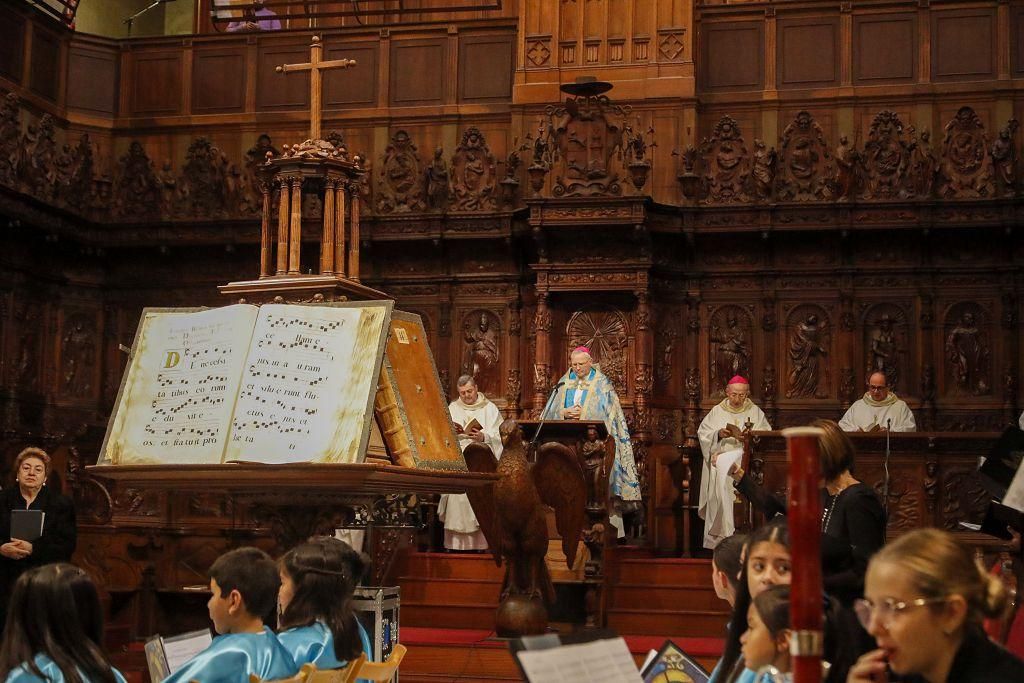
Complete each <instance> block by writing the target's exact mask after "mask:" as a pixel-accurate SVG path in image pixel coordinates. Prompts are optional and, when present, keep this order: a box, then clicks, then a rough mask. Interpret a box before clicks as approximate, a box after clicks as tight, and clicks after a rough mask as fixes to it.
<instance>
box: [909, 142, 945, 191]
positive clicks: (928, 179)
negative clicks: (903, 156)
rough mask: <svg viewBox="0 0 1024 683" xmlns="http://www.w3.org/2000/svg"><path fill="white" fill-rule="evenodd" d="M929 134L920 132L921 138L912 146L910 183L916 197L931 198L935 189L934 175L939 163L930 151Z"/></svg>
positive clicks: (931, 150) (937, 170)
mask: <svg viewBox="0 0 1024 683" xmlns="http://www.w3.org/2000/svg"><path fill="white" fill-rule="evenodd" d="M931 137H932V136H931V133H929V132H928V131H926V130H923V131H921V137H920V138H919V139H918V140H917V143H916V144H915V145H914V157H913V162H912V163H911V172H910V173H911V181H912V183H913V185H914V191H915V192H916V194H917V196H918V197H926V198H927V197H931V196H932V190H933V188H934V187H935V175H936V174H937V173H938V172H939V162H938V160H937V159H936V158H935V151H934V150H933V149H932V142H931Z"/></svg>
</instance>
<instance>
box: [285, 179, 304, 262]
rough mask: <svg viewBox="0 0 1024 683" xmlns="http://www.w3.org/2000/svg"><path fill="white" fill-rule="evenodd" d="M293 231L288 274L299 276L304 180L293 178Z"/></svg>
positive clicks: (289, 246)
mask: <svg viewBox="0 0 1024 683" xmlns="http://www.w3.org/2000/svg"><path fill="white" fill-rule="evenodd" d="M291 209H292V210H291V219H292V222H291V229H290V234H289V238H290V239H289V241H288V274H289V275H298V274H299V266H300V262H299V251H300V250H301V249H302V178H300V177H295V178H292V207H291Z"/></svg>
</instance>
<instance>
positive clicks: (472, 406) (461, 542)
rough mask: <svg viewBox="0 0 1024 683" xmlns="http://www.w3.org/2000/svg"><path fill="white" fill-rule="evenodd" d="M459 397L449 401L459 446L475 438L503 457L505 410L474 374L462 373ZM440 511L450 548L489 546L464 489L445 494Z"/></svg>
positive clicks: (496, 455) (445, 540)
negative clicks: (500, 431)
mask: <svg viewBox="0 0 1024 683" xmlns="http://www.w3.org/2000/svg"><path fill="white" fill-rule="evenodd" d="M456 385H457V387H458V390H459V397H458V398H457V399H455V400H454V401H452V402H451V403H450V404H448V412H449V413H451V416H452V423H453V424H454V425H455V432H456V434H457V435H458V437H459V447H460V448H462V449H463V450H465V449H466V446H467V445H469V444H470V443H473V442H474V441H475V442H477V443H482V444H484V445H485V446H489V447H490V449H491V451H493V452H494V457H495V458H500V457H501V436H500V435H499V434H498V428H499V427H500V426H501V413H500V412H498V407H497V406H496V405H494V404H493V403H491V402H490V401H489V400H487V397H486V396H484V395H483V394H481V393H480V392H479V391H478V390H477V386H476V380H474V379H473V377H472V376H471V375H463V376H462V377H459V379H458V381H457V382H456ZM437 515H438V517H439V518H440V519H441V521H442V522H444V547H445V548H447V549H449V550H458V551H473V550H487V539H486V538H484V534H483V532H482V531H481V530H480V523H479V522H478V521H477V519H476V515H475V514H473V507H472V506H471V505H470V504H469V497H468V496H466V494H464V493H459V494H452V495H444V496H441V502H440V504H439V505H438V506H437Z"/></svg>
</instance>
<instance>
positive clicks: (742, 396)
mask: <svg viewBox="0 0 1024 683" xmlns="http://www.w3.org/2000/svg"><path fill="white" fill-rule="evenodd" d="M747 422H750V423H751V424H752V425H753V429H754V430H755V431H770V430H771V428H772V426H771V425H770V424H769V423H768V418H766V417H765V416H764V411H762V410H761V409H760V408H758V407H757V406H756V405H754V402H753V401H751V400H750V383H749V382H748V381H747V380H746V379H745V378H743V377H740V376H739V375H736V376H735V377H733V378H732V379H730V380H729V384H728V385H726V387H725V399H724V400H723V401H722V402H721V403H719V404H718V405H716V406H715V407H714V408H712V409H711V410H710V411H708V414H707V415H705V416H704V419H703V420H702V421H701V423H700V427H698V428H697V438H698V440H699V441H700V450H701V454H702V455H703V458H702V459H701V460H702V463H701V478H700V499H699V502H698V507H697V514H698V515H700V518H701V519H703V520H704V547H705V548H714V547H715V546H716V545H718V544H719V543H720V542H721V541H722V540H723V539H726V538H728V537H729V536H732V535H733V533H734V532H735V531H736V521H735V519H734V517H733V500H734V498H735V496H734V494H733V485H732V481H733V480H732V478H731V477H730V476H729V473H730V471H734V470H735V469H736V468H738V467H739V462H740V458H741V457H742V456H743V442H742V441H741V440H740V439H741V437H742V434H743V428H744V425H746V423H747Z"/></svg>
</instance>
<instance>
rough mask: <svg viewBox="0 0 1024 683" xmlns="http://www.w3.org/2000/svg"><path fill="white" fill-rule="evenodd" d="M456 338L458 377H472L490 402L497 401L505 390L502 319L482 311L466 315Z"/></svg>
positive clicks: (491, 312) (490, 312)
mask: <svg viewBox="0 0 1024 683" xmlns="http://www.w3.org/2000/svg"><path fill="white" fill-rule="evenodd" d="M458 334H459V335H460V337H461V340H460V343H459V344H457V345H456V348H457V349H458V351H459V357H458V372H459V374H460V375H471V376H472V377H473V378H474V379H476V385H477V387H478V388H479V389H480V391H482V392H484V394H486V395H487V396H489V397H490V398H491V399H497V398H500V397H501V395H502V392H503V391H504V388H505V387H504V373H503V372H502V367H503V363H502V361H503V360H504V353H503V348H502V324H501V317H500V316H499V315H498V314H497V313H495V312H494V311H491V310H487V309H482V308H480V309H474V310H471V311H468V312H466V313H464V314H463V315H462V324H461V325H460V327H459V332H458ZM452 388H453V389H454V388H455V387H454V385H453V387H452Z"/></svg>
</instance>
